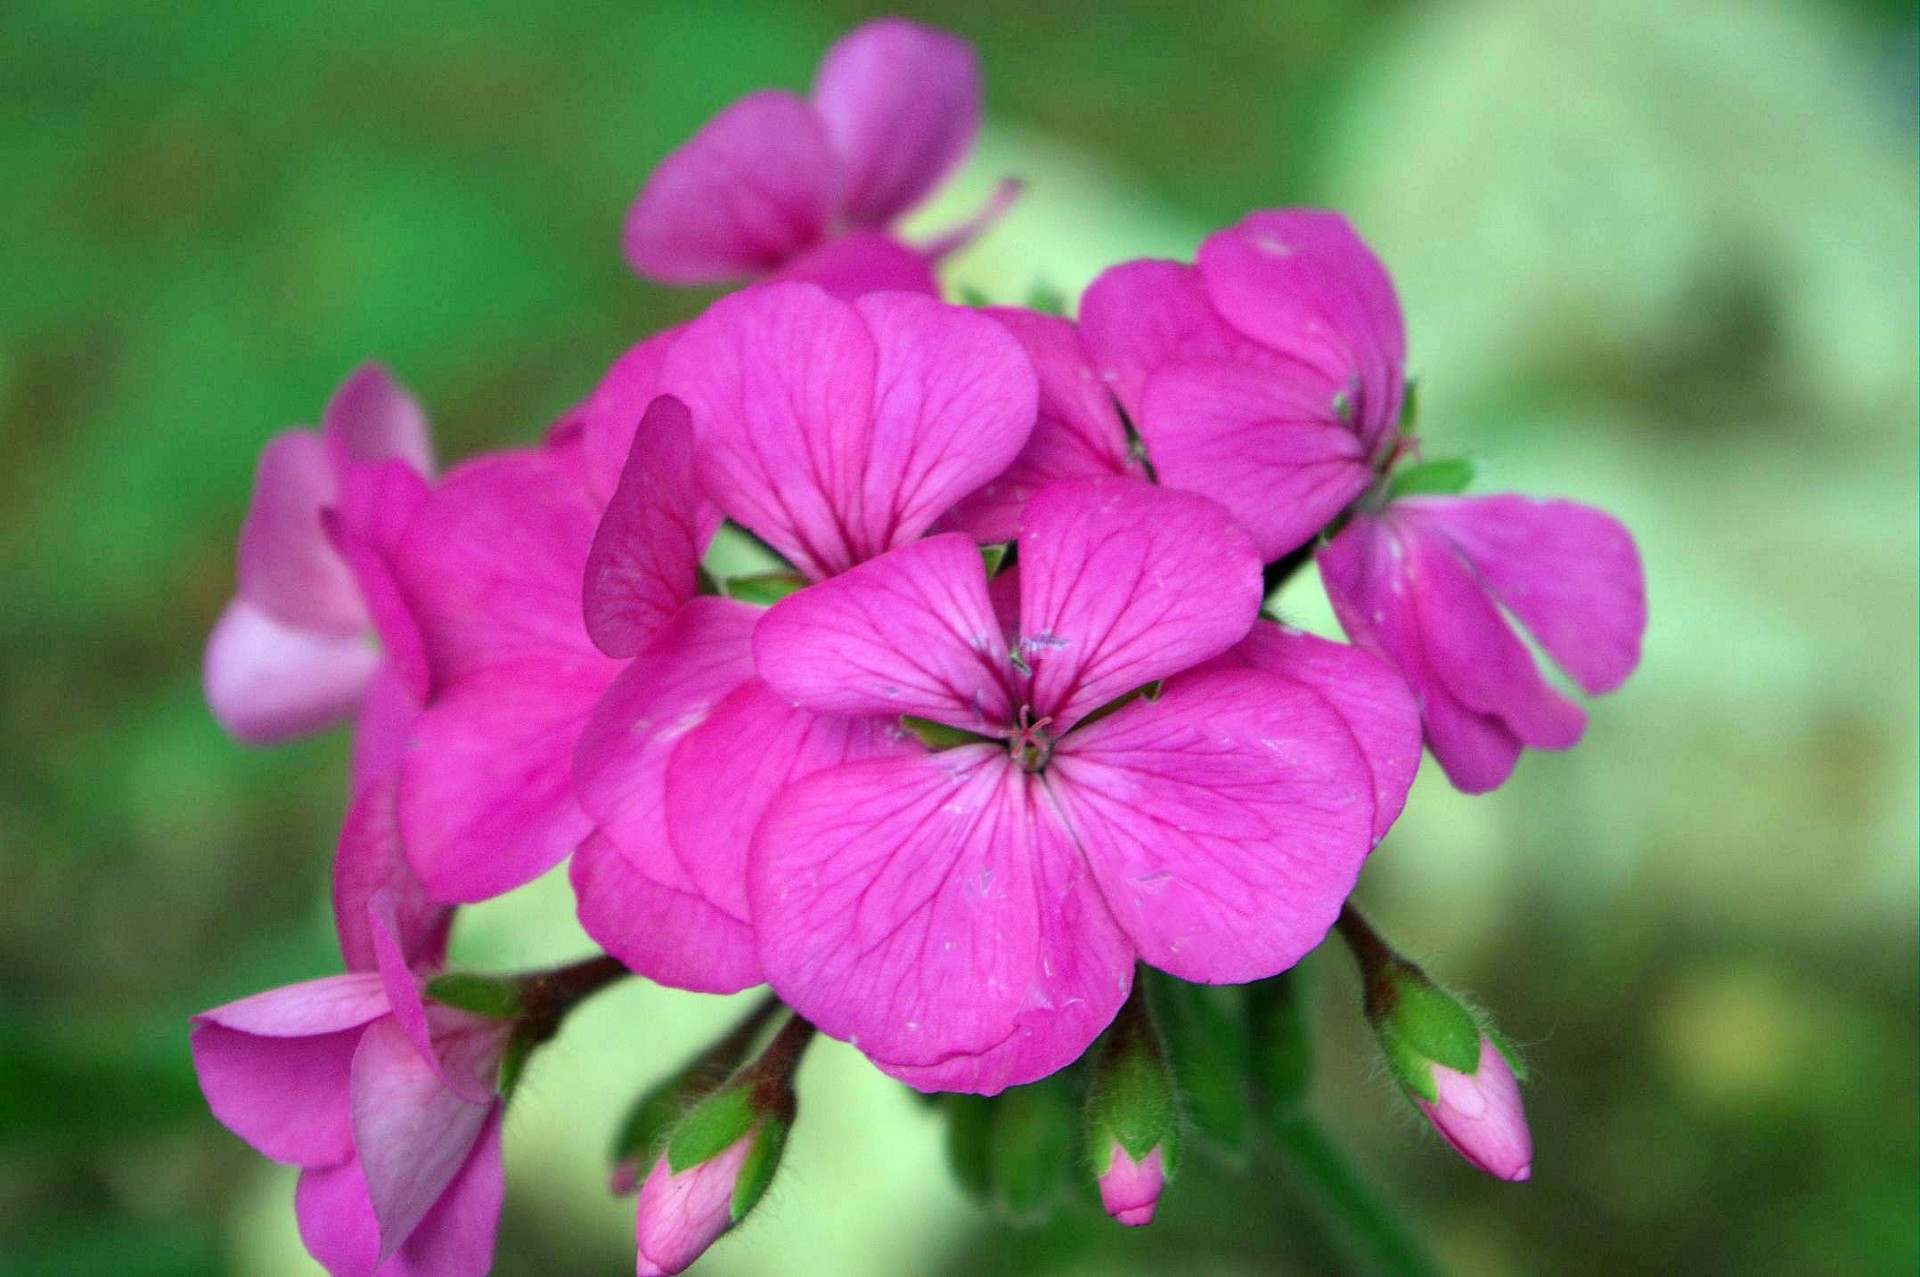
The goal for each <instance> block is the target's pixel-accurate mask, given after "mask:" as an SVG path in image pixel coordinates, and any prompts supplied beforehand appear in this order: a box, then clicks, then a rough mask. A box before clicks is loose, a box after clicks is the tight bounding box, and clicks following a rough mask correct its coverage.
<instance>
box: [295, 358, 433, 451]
mask: <svg viewBox="0 0 1920 1277" xmlns="http://www.w3.org/2000/svg"><path fill="white" fill-rule="evenodd" d="M320 420H321V433H322V434H323V435H324V436H325V438H326V441H327V448H328V449H329V451H330V452H331V453H332V454H333V461H334V466H335V468H336V469H337V470H338V471H340V472H341V473H344V472H345V471H346V469H347V467H348V466H350V465H351V464H353V463H354V462H356V461H386V460H388V459H392V460H396V461H400V462H402V463H404V464H405V465H406V466H407V467H408V468H409V469H411V470H413V471H414V472H415V473H416V474H420V475H430V474H432V473H433V441H432V439H431V438H430V436H429V435H428V432H427V414H426V413H425V412H423V411H422V410H421V408H420V403H419V401H418V400H416V399H415V398H414V397H413V396H412V395H410V394H408V393H407V391H406V388H405V387H403V386H402V385H400V383H399V382H397V381H395V380H394V379H393V376H392V374H391V373H389V372H388V371H387V370H386V369H385V368H384V367H382V366H381V365H379V364H376V363H366V364H361V365H360V366H359V367H358V368H356V369H354V370H353V373H352V375H350V376H349V377H348V378H347V379H346V380H345V381H343V382H341V383H340V388H339V389H338V390H336V391H334V392H333V398H331V399H329V400H328V401H327V408H326V412H325V414H324V415H323V416H322V417H321V419H320Z"/></svg>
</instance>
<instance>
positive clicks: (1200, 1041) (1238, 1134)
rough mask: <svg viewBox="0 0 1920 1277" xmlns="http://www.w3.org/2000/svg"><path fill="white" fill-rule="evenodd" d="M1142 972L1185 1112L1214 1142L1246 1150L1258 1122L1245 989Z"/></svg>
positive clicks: (1203, 1133) (1228, 1148) (1231, 1148)
mask: <svg viewBox="0 0 1920 1277" xmlns="http://www.w3.org/2000/svg"><path fill="white" fill-rule="evenodd" d="M1141 974H1142V976H1143V977H1144V978H1145V979H1146V980H1147V987H1148V992H1149V993H1150V994H1151V995H1152V999H1153V1008H1154V1018H1155V1020H1156V1021H1157V1022H1158V1023H1159V1026H1160V1032H1161V1035H1162V1038H1163V1039H1164V1041H1165V1042H1166V1046H1167V1055H1168V1058H1169V1060H1170V1061H1171V1062H1172V1064H1173V1076H1174V1080H1175V1081H1176V1082H1178V1083H1179V1085H1180V1094H1181V1098H1182V1100H1183V1108H1184V1111H1185V1113H1186V1114H1187V1116H1188V1117H1189V1118H1190V1119H1191V1120H1192V1122H1193V1125H1194V1128H1195V1129H1196V1130H1198V1131H1199V1132H1200V1133H1201V1134H1202V1135H1204V1136H1205V1137H1206V1138H1207V1139H1208V1140H1210V1141H1211V1142H1212V1143H1214V1144H1216V1145H1218V1146H1219V1147H1220V1148H1222V1149H1225V1150H1226V1151H1228V1152H1232V1153H1239V1152H1243V1151H1245V1149H1246V1148H1247V1143H1248V1136H1249V1132H1250V1130H1251V1127H1252V1124H1253V1086H1252V1078H1251V1077H1250V1076H1249V1072H1250V1063H1251V1060H1252V1055H1253V1048H1252V1042H1251V1039H1250V1037H1249V1035H1248V1032H1247V1016H1246V1005H1245V992H1244V990H1242V989H1240V988H1237V987H1233V986H1227V985H1219V986H1215V985H1201V984H1188V983H1187V982H1186V981H1184V980H1177V979H1175V978H1174V977H1172V976H1170V975H1167V974H1165V973H1163V972H1159V971H1153V970H1151V969H1148V970H1144V971H1143V972H1142V973H1141Z"/></svg>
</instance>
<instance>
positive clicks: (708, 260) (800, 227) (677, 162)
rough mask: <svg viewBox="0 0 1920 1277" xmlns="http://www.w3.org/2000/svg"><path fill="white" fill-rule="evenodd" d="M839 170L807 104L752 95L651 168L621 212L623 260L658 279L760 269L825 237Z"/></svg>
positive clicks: (704, 279)
mask: <svg viewBox="0 0 1920 1277" xmlns="http://www.w3.org/2000/svg"><path fill="white" fill-rule="evenodd" d="M838 177H839V170H838V165H837V163H836V161H835V158H834V154H833V149H832V146H831V144H830V143H829V142H828V140H827V133H826V129H825V127H824V125H823V124H822V123H821V120H820V117H819V116H818V115H816V114H815V113H814V109H813V108H812V107H811V106H809V105H808V104H807V103H805V102H802V101H801V100H800V99H799V98H797V97H795V96H794V95H793V94H791V93H783V92H780V91H778V90H774V89H763V90H761V91H760V92H757V93H750V94H748V95H747V96H746V97H744V98H741V99H740V100H739V101H738V102H735V103H734V104H733V105H732V106H730V107H728V108H727V109H726V110H724V111H722V112H721V113H720V114H718V115H716V116H714V117H713V118H712V119H711V120H709V121H707V123H706V124H704V125H703V126H701V129H700V131H699V132H698V133H695V134H694V135H693V137H692V138H691V139H690V140H688V141H687V142H686V143H685V144H684V145H682V146H681V147H680V148H679V149H678V150H676V151H674V152H673V153H672V154H671V155H669V156H667V158H666V159H664V160H662V161H661V162H660V167H658V168H656V169H654V171H653V175H652V176H651V177H649V178H648V179H647V184H646V185H645V186H644V187H642V188H641V190H640V195H639V198H638V199H636V200H635V201H634V203H633V207H632V208H630V209H629V210H628V211H627V222H626V230H625V232H624V233H623V235H622V245H623V247H624V249H625V251H626V257H627V264H628V265H629V266H631V267H633V269H634V270H635V272H637V273H638V274H640V275H643V276H645V277H646V278H648V279H652V280H655V281H658V282H659V283H662V284H713V283H719V282H721V281H723V280H729V279H739V278H744V277H746V276H751V275H760V274H764V273H766V272H768V271H771V270H773V269H774V268H776V267H778V266H779V265H780V264H781V263H782V262H785V261H786V260H787V259H788V258H790V257H792V256H794V255H795V254H797V253H799V252H801V251H802V250H804V249H806V248H808V247H811V246H812V245H814V244H816V243H818V242H819V241H820V240H821V239H823V238H824V237H825V235H826V230H827V223H828V219H829V218H830V217H831V216H832V214H833V209H834V204H835V197H836V194H837V191H838Z"/></svg>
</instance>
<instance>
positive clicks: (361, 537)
mask: <svg viewBox="0 0 1920 1277" xmlns="http://www.w3.org/2000/svg"><path fill="white" fill-rule="evenodd" d="M426 502H427V484H426V480H424V479H422V478H421V477H420V476H419V475H417V474H415V473H414V472H413V471H412V470H409V469H408V468H407V467H406V466H404V465H402V464H401V463H400V462H398V461H385V462H377V463H361V464H357V465H354V466H351V467H349V468H348V469H347V471H346V475H345V478H344V479H343V480H342V482H341V493H340V503H339V505H338V506H337V507H336V508H334V509H332V510H327V511H324V512H322V514H321V526H322V527H323V528H325V530H326V533H327V538H328V540H329V541H330V542H332V544H333V547H334V550H335V552H336V553H338V554H339V555H340V558H341V559H342V561H344V562H345V563H346V564H347V567H348V569H349V570H351V571H352V573H353V577H354V582H355V584H356V585H357V586H358V588H359V590H360V598H361V601H362V603H363V605H364V606H365V607H366V610H367V614H368V616H369V617H370V619H371V620H372V623H373V629H374V633H375V634H377V635H378V636H379V639H380V646H381V648H382V649H383V650H384V651H385V653H386V657H387V666H388V668H389V669H391V670H392V671H394V673H395V674H396V675H397V676H398V677H399V679H400V680H401V681H402V683H404V684H405V686H406V688H407V690H408V693H409V694H410V695H411V697H412V698H413V699H414V700H415V701H425V700H426V698H427V682H428V677H427V652H426V644H425V640H424V639H423V638H422V636H421V633H420V626H419V624H418V622H416V621H415V620H414V615H413V610H412V608H411V607H410V606H409V604H408V602H407V599H406V596H405V594H404V593H403V592H402V590H401V588H400V583H399V581H398V580H396V579H395V577H394V574H393V567H392V560H393V556H394V554H395V553H396V552H397V551H398V550H399V547H400V545H401V543H402V541H404V539H405V538H406V535H407V531H408V529H409V528H411V527H412V526H413V519H414V516H415V515H416V514H418V513H419V511H420V509H421V507H423V506H424V505H425V504H426Z"/></svg>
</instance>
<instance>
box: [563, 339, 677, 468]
mask: <svg viewBox="0 0 1920 1277" xmlns="http://www.w3.org/2000/svg"><path fill="white" fill-rule="evenodd" d="M679 335H680V330H679V329H677V328H669V329H667V330H666V331H665V332H663V333H656V334H655V335H653V336H652V337H649V338H647V339H646V340H645V341H643V342H641V343H639V344H638V345H636V346H634V347H632V348H630V349H628V350H627V351H625V352H624V353H622V354H621V356H620V357H619V358H618V359H616V360H614V361H613V366H612V367H610V368H608V369H607V371H606V375H605V376H603V377H601V379H600V384H599V385H598V386H595V387H594V388H593V393H592V394H591V395H589V396H587V400H586V402H585V403H584V404H582V405H581V406H580V412H579V417H578V420H579V423H580V426H579V428H580V448H581V453H582V461H583V463H584V465H585V467H586V471H587V487H588V489H589V490H590V491H591V492H592V494H593V498H594V500H596V501H599V502H602V503H604V502H606V501H607V500H608V499H610V498H611V497H612V496H613V490H614V488H615V487H616V486H618V484H619V482H620V475H621V472H622V471H624V470H625V469H626V465H627V456H628V454H629V453H631V452H632V451H633V436H634V433H635V432H636V431H637V430H638V429H639V427H640V418H641V417H643V416H645V415H646V411H647V405H649V404H651V403H652V402H653V401H654V399H655V397H656V396H658V395H659V393H660V368H661V365H662V364H664V363H665V362H666V359H667V351H669V350H671V349H672V348H673V342H674V338H676V337H678V336H679Z"/></svg>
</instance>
